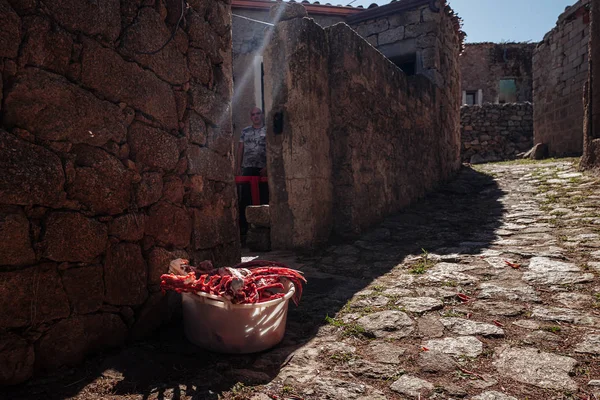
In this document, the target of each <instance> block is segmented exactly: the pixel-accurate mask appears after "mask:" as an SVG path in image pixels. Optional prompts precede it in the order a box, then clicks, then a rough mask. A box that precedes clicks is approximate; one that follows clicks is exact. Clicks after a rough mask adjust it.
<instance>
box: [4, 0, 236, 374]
mask: <svg viewBox="0 0 600 400" xmlns="http://www.w3.org/2000/svg"><path fill="white" fill-rule="evenodd" d="M180 5H181V3H180V2H177V1H172V0H168V1H167V2H166V3H165V2H164V1H154V0H152V1H147V0H143V1H142V0H123V1H119V0H98V1H84V2H80V1H76V0H58V1H37V0H22V1H20V0H8V1H7V0H0V21H2V22H1V23H0V25H1V26H0V103H1V105H0V107H1V110H0V111H1V113H0V114H1V115H0V171H2V172H4V173H0V236H1V238H2V240H1V241H0V270H1V272H0V274H2V277H0V288H1V291H2V299H1V300H0V315H2V318H0V320H1V321H0V327H2V328H3V329H4V328H6V329H7V331H6V332H5V331H2V334H3V335H4V334H13V333H14V334H17V335H19V336H21V334H23V332H25V333H26V334H23V338H24V339H25V340H26V341H27V346H28V347H23V346H21V345H20V344H19V346H17V347H18V349H19V350H17V351H16V353H6V351H4V350H2V351H0V360H2V361H0V363H4V362H6V363H7V364H6V365H10V366H11V367H10V368H12V369H14V371H15V373H14V374H13V375H12V377H11V376H9V375H7V376H3V377H2V378H1V379H7V380H17V381H20V380H23V379H26V378H27V377H28V375H30V373H31V368H32V366H31V360H29V358H28V357H29V350H23V349H24V348H25V349H31V348H32V347H31V345H33V348H34V353H35V355H34V358H35V359H36V360H37V361H36V363H37V364H39V365H38V368H37V370H39V371H40V372H41V371H43V370H45V369H46V368H48V369H55V367H59V366H60V365H62V364H64V363H68V364H71V363H76V362H78V361H79V360H81V359H82V357H83V356H84V355H85V354H88V353H93V352H95V351H97V350H101V349H102V348H104V347H106V346H109V345H110V344H111V343H116V342H112V340H113V339H115V338H116V339H118V338H121V339H118V340H117V342H119V343H121V342H122V340H123V339H122V338H124V337H125V336H128V335H129V336H130V337H131V338H134V337H135V338H138V337H143V336H144V335H145V334H147V333H149V332H150V331H152V330H153V329H154V328H156V326H157V325H158V324H160V323H161V322H163V321H164V319H163V318H157V315H159V314H162V311H163V310H164V309H163V306H164V304H163V303H162V302H160V301H157V300H156V296H154V297H153V296H148V292H153V293H154V292H156V291H157V290H158V284H159V283H160V281H159V280H160V274H161V273H162V272H166V271H165V270H164V268H163V267H164V264H163V263H164V262H165V261H166V262H167V264H168V262H169V261H170V260H171V259H172V258H177V257H185V258H188V257H189V258H191V262H192V263H194V262H195V261H196V260H195V257H198V258H199V261H202V260H206V259H210V260H212V261H213V262H214V263H215V266H222V265H224V264H227V265H232V264H235V263H237V262H239V254H240V253H239V252H240V245H239V232H238V230H237V229H236V222H235V221H236V218H237V211H236V207H235V200H236V196H235V185H234V183H233V179H232V175H233V154H232V150H231V139H232V128H231V123H230V120H231V111H230V102H231V98H232V76H231V66H232V55H231V50H230V49H231V40H232V39H231V31H230V29H231V14H230V12H231V11H230V7H231V2H230V1H211V2H208V1H203V0H202V1H200V0H195V1H190V7H186V9H185V10H184V14H185V15H184V19H183V22H182V23H181V24H179V26H178V27H177V31H176V34H175V36H174V39H173V40H172V41H171V42H170V43H168V44H167V45H166V46H165V48H164V49H163V50H161V51H159V52H157V53H156V54H141V52H148V51H152V50H155V49H157V48H158V47H159V46H161V45H162V44H163V43H165V42H166V41H167V39H169V37H170V36H171V32H173V31H174V30H175V28H176V25H177V21H178V19H179V16H180V12H181V9H180ZM188 54H190V56H189V57H188ZM192 94H193V96H192ZM192 108H194V109H195V110H192ZM217 120H219V121H217ZM217 122H218V123H219V124H220V125H216V123H217ZM200 146H206V147H200ZM198 149H200V150H199V151H198ZM204 150H206V152H204ZM188 167H189V168H188ZM200 183H201V184H200ZM199 213H200V214H202V218H201V219H199V220H198V224H196V225H195V226H194V225H193V224H192V221H193V220H192V216H194V215H198V214H199ZM194 230H196V232H194ZM158 249H163V250H164V252H166V253H167V254H163V253H161V252H160V251H159V250H158ZM184 249H186V250H187V251H186V250H184ZM188 251H189V252H188ZM158 256H160V257H158ZM161 257H162V258H161ZM171 257H172V258H171ZM49 261H56V262H60V265H58V264H49V263H48V262H49ZM57 270H58V272H57ZM146 302H147V303H148V304H146ZM5 310H7V311H5ZM119 315H121V316H122V317H123V318H124V321H125V322H123V321H121V319H120V318H121V317H120V316H119ZM165 316H166V314H165ZM84 317H85V318H84ZM88 317H89V318H88ZM64 318H68V319H67V320H61V319H64ZM52 324H54V325H52ZM103 325H106V327H105V326H103ZM105 328H106V329H105ZM134 328H135V334H134V333H132V332H131V330H133V329H134ZM89 332H91V333H89ZM96 334H97V335H98V337H97V338H95V336H94V335H96ZM86 335H87V336H89V337H88V338H87V339H86ZM57 341H58V342H60V343H59V344H58V345H57V348H56V350H53V349H52V347H53V346H54V345H55V344H56V343H55V342H57ZM68 341H72V342H73V343H72V345H69V346H67V342H68ZM61 343H62V344H61ZM63 345H64V346H63ZM1 346H2V345H1V344H0V347H1ZM67 347H68V348H67ZM61 349H64V352H65V354H64V357H62V354H61ZM17 353H18V354H20V355H22V356H23V364H19V365H16V364H14V361H12V360H13V357H14V354H17ZM56 353H58V355H57V356H56ZM55 356H56V357H55ZM2 357H4V358H2ZM4 360H7V361H4ZM11 363H12V364H11ZM2 369H4V364H2ZM23 371H24V372H23Z"/></svg>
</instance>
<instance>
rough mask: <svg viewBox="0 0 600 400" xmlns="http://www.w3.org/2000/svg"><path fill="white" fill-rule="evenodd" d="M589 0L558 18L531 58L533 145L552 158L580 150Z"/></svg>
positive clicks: (585, 77)
mask: <svg viewBox="0 0 600 400" xmlns="http://www.w3.org/2000/svg"><path fill="white" fill-rule="evenodd" d="M590 3H591V2H590V1H589V0H580V1H578V2H577V3H575V4H574V5H573V6H571V7H569V8H568V9H567V10H566V11H565V12H564V13H563V14H561V15H560V17H559V18H558V22H557V24H556V27H555V28H554V29H552V30H551V31H550V32H548V33H547V34H546V36H544V40H542V42H541V43H540V44H539V45H538V46H537V48H536V49H535V52H534V55H533V71H534V72H533V105H534V109H533V121H534V122H533V123H534V127H533V129H534V142H535V143H545V144H547V145H548V150H549V154H550V155H551V156H567V155H581V153H582V151H583V134H582V126H583V102H582V98H583V86H584V84H585V82H586V81H587V78H588V67H589V63H588V42H589V12H588V6H589V4H590Z"/></svg>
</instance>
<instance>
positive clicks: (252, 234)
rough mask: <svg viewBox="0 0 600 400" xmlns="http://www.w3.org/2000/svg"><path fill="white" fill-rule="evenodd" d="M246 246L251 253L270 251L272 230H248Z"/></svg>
mask: <svg viewBox="0 0 600 400" xmlns="http://www.w3.org/2000/svg"><path fill="white" fill-rule="evenodd" d="M246 246H248V248H249V249H250V251H270V250H271V229H270V228H254V227H251V228H250V229H248V234H247V237H246Z"/></svg>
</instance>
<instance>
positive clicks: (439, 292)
mask: <svg viewBox="0 0 600 400" xmlns="http://www.w3.org/2000/svg"><path fill="white" fill-rule="evenodd" d="M416 291H417V294H418V295H419V296H423V297H433V298H437V299H450V298H453V297H455V296H456V290H448V289H444V288H439V287H427V286H425V287H418V288H417V289H416Z"/></svg>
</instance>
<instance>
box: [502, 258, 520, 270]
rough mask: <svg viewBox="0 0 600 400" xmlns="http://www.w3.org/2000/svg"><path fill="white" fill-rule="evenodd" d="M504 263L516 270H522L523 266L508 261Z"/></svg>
mask: <svg viewBox="0 0 600 400" xmlns="http://www.w3.org/2000/svg"><path fill="white" fill-rule="evenodd" d="M504 262H505V263H506V265H508V266H509V267H511V268H514V269H519V268H521V264H516V263H513V262H510V261H507V260H504Z"/></svg>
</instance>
